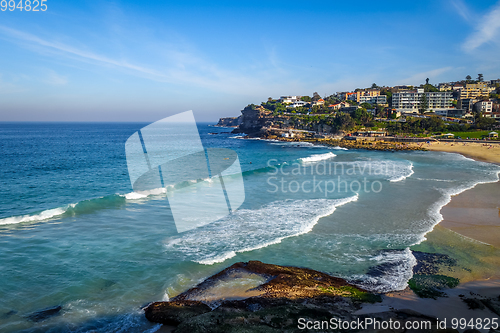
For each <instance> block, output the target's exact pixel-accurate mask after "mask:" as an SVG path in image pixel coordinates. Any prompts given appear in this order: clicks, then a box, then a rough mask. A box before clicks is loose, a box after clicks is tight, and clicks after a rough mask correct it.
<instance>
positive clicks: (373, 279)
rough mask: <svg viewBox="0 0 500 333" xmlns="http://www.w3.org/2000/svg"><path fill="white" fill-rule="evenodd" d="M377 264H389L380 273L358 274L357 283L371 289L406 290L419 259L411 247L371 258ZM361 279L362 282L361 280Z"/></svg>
mask: <svg viewBox="0 0 500 333" xmlns="http://www.w3.org/2000/svg"><path fill="white" fill-rule="evenodd" d="M371 260H373V261H375V263H376V264H375V265H374V266H376V265H381V264H386V265H387V264H389V265H390V266H388V267H384V268H383V269H382V270H381V271H380V274H379V275H356V276H354V278H355V279H356V280H357V281H356V282H355V283H356V284H357V285H359V286H361V287H363V288H365V289H367V290H369V291H372V292H378V293H385V292H389V291H395V290H404V289H405V288H406V287H407V285H408V280H410V279H411V278H412V277H413V267H414V266H415V265H416V264H417V259H415V256H414V255H413V253H412V252H411V250H410V248H406V249H405V250H403V251H387V252H382V253H381V254H379V255H377V256H375V257H373V258H371ZM360 281H361V282H360Z"/></svg>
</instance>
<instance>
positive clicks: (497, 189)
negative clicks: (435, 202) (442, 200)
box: [415, 142, 500, 248]
mask: <svg viewBox="0 0 500 333" xmlns="http://www.w3.org/2000/svg"><path fill="white" fill-rule="evenodd" d="M415 145H416V144H415ZM418 145H421V144H418ZM422 146H423V147H425V148H427V149H429V150H434V151H444V152H450V153H458V154H462V155H464V156H467V157H471V158H473V159H475V160H477V161H483V162H490V163H496V164H500V144H498V143H492V144H490V143H485V142H474V143H471V142H466V143H457V142H455V143H453V142H431V143H430V144H423V145H422ZM499 193H500V182H496V183H490V184H479V185H477V186H476V187H474V188H473V189H471V190H468V191H465V192H462V193H460V194H459V195H457V196H454V197H453V198H452V200H451V202H450V203H449V204H448V205H446V206H445V207H443V209H442V210H441V214H442V215H443V221H441V222H440V224H439V225H440V226H442V227H445V228H448V229H450V230H453V231H455V232H457V233H459V234H461V235H463V236H466V237H469V238H472V239H475V240H477V241H480V242H483V243H487V244H490V245H492V246H495V247H497V248H500V237H499V235H500V196H499V195H498V194H499Z"/></svg>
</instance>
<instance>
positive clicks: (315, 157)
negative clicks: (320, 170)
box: [299, 152, 337, 163]
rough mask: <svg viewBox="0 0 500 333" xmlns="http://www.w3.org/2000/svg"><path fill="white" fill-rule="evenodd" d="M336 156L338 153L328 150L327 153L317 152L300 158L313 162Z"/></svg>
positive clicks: (305, 161)
mask: <svg viewBox="0 0 500 333" xmlns="http://www.w3.org/2000/svg"><path fill="white" fill-rule="evenodd" d="M335 156H337V155H335V154H334V153H332V152H328V153H325V154H315V155H311V156H309V157H303V158H299V161H301V162H302V163H313V162H318V161H323V160H328V159H330V158H333V157H335Z"/></svg>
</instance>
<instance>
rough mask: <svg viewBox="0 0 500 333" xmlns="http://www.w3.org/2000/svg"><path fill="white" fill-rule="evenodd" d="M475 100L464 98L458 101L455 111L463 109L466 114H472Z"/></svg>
mask: <svg viewBox="0 0 500 333" xmlns="http://www.w3.org/2000/svg"><path fill="white" fill-rule="evenodd" d="M476 102H477V99H472V98H465V99H459V100H458V103H457V109H463V110H465V111H466V112H472V111H473V109H474V104H476Z"/></svg>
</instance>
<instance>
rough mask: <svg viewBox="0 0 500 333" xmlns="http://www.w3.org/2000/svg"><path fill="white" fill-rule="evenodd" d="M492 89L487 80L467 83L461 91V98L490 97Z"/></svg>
mask: <svg viewBox="0 0 500 333" xmlns="http://www.w3.org/2000/svg"><path fill="white" fill-rule="evenodd" d="M489 95H490V90H489V89H488V84H487V83H486V82H479V83H467V84H466V85H465V87H464V88H463V89H462V90H461V91H460V99H467V98H475V99H477V98H480V97H489Z"/></svg>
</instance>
